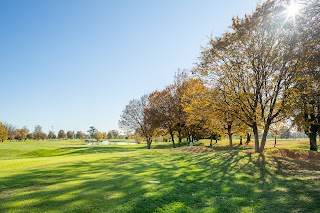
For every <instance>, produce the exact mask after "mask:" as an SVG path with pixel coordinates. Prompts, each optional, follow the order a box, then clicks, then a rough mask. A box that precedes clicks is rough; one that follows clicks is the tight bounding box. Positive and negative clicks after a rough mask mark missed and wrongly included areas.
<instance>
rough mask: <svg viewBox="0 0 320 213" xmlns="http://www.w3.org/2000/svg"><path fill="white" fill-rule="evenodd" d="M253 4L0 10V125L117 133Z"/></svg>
mask: <svg viewBox="0 0 320 213" xmlns="http://www.w3.org/2000/svg"><path fill="white" fill-rule="evenodd" d="M257 2H258V0H135V1H133V0H103V1H102V0H90V1H89V0H28V1H25V0H0V73H1V78H0V79H1V83H0V90H1V102H0V121H2V122H8V123H11V124H13V125H15V126H16V127H18V128H21V127H22V126H24V125H26V126H27V127H28V128H29V129H30V130H31V131H33V130H34V126H35V125H41V126H42V128H43V130H44V131H45V132H47V131H49V130H50V129H51V126H53V129H54V131H55V132H56V133H57V132H58V131H59V130H60V129H64V130H65V131H68V130H74V131H78V130H80V131H84V132H86V131H87V130H88V129H89V126H92V125H93V126H95V127H96V128H97V129H98V130H99V131H109V130H111V129H118V120H119V118H120V114H121V112H122V110H123V109H124V107H125V105H126V104H127V103H128V102H129V100H131V99H133V98H139V97H140V96H142V95H143V94H148V93H150V92H152V91H153V90H156V89H162V88H164V87H165V86H166V85H168V84H170V83H172V81H173V76H174V73H175V72H176V71H177V70H178V69H179V68H181V69H190V68H192V67H193V66H194V63H195V62H197V57H198V56H199V52H200V47H201V46H205V45H206V43H207V42H208V40H209V37H210V36H219V35H221V34H222V33H223V32H224V31H226V30H227V29H228V26H229V25H230V24H231V18H232V17H233V16H235V15H239V16H241V17H242V16H243V15H244V14H245V13H251V12H252V11H253V10H254V8H255V5H256V3H257Z"/></svg>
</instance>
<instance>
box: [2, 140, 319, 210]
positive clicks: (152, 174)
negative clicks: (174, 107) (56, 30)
mask: <svg viewBox="0 0 320 213" xmlns="http://www.w3.org/2000/svg"><path fill="white" fill-rule="evenodd" d="M77 144H82V142H81V141H60V142H56V141H55V142H52V141H45V142H43V141H39V142H36V141H35V142H23V143H21V142H6V143H0V153H1V157H0V212H16V211H22V212H24V211H25V212H156V211H157V212H195V211H198V212H261V211H264V212H298V211H302V212H319V209H320V202H319V200H320V178H319V177H320V173H319V171H320V168H319V167H320V166H319V164H314V163H308V162H303V161H299V160H293V159H290V158H282V157H275V156H269V155H265V156H258V155H256V154H252V153H249V152H246V151H233V152H225V151H220V152H213V153H206V154H198V155H192V154H186V153H184V152H182V150H184V149H181V148H178V149H156V148H155V149H152V150H146V149H145V148H144V145H132V146H84V145H77ZM163 146H166V145H165V144H161V143H160V144H158V145H156V144H155V146H154V147H158V148H161V147H163ZM151 180H156V181H160V183H159V184H156V183H149V182H148V181H151Z"/></svg>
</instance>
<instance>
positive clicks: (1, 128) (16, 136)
mask: <svg viewBox="0 0 320 213" xmlns="http://www.w3.org/2000/svg"><path fill="white" fill-rule="evenodd" d="M119 137H120V134H119V132H118V131H117V130H110V131H109V132H108V133H106V132H99V131H98V130H97V129H96V128H95V127H93V126H92V127H90V129H89V130H88V134H85V133H83V132H82V131H77V132H76V133H75V131H67V132H65V131H64V130H60V131H59V132H58V134H57V135H56V133H55V132H54V131H49V133H48V134H46V133H44V132H43V131H42V127H41V126H40V125H37V126H35V127H34V131H33V132H30V130H29V129H28V128H27V127H26V126H24V127H22V128H21V129H19V128H16V127H15V126H14V125H12V124H9V123H4V124H3V123H1V122H0V140H1V141H2V142H3V141H4V140H7V139H8V140H10V141H12V140H27V139H29V140H31V139H34V140H40V139H42V140H45V139H74V138H76V139H87V138H95V139H97V140H100V139H116V138H119Z"/></svg>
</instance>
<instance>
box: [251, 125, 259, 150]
mask: <svg viewBox="0 0 320 213" xmlns="http://www.w3.org/2000/svg"><path fill="white" fill-rule="evenodd" d="M252 131H253V134H254V151H255V152H256V153H258V152H259V132H258V127H257V124H254V125H253V127H252Z"/></svg>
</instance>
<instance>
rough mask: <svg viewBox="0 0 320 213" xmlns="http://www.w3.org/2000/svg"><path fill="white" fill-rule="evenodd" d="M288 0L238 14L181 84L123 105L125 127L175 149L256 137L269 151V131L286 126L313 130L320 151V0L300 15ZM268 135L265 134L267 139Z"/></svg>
mask: <svg viewBox="0 0 320 213" xmlns="http://www.w3.org/2000/svg"><path fill="white" fill-rule="evenodd" d="M288 4H289V3H288V1H285V0H271V1H266V2H264V3H263V4H261V5H258V6H257V7H256V9H255V11H254V12H253V13H252V14H250V15H245V17H244V18H239V17H234V18H233V19H232V25H231V26H230V30H229V31H228V32H226V33H224V34H223V35H221V36H220V37H216V38H211V39H210V41H209V43H208V45H207V46H206V47H203V48H202V51H201V55H200V57H199V62H198V63H197V65H196V67H194V68H193V69H192V70H191V72H192V74H193V75H192V76H189V75H188V73H187V72H186V71H179V72H178V73H177V74H176V76H175V78H174V82H173V84H171V85H169V86H167V87H165V88H164V89H162V90H156V91H154V92H152V93H150V94H148V95H143V96H142V97H141V98H140V99H133V100H131V101H130V102H129V103H128V105H126V107H125V109H124V110H123V112H122V114H121V117H120V120H119V126H120V128H121V129H123V130H126V131H130V132H132V133H135V134H140V135H141V136H144V137H145V139H146V141H147V147H148V148H150V147H151V143H152V138H153V137H155V136H157V135H168V136H169V137H170V138H171V142H172V144H173V147H176V141H175V137H176V138H178V146H180V145H181V141H182V139H183V138H185V139H186V140H187V141H193V140H194V139H198V138H211V144H210V146H212V140H214V139H217V138H218V137H219V136H220V135H225V136H227V137H228V138H229V147H230V149H232V146H233V140H232V138H233V136H234V135H237V136H239V137H240V139H241V142H240V143H242V137H246V138H247V141H246V142H248V141H250V140H251V135H252V137H253V138H252V139H253V141H254V147H255V152H259V153H262V152H263V151H264V148H265V144H266V139H267V136H268V135H270V134H272V135H274V136H275V144H276V138H277V137H278V136H279V134H280V132H281V131H283V129H285V128H287V129H290V128H295V129H297V130H299V131H303V132H305V134H306V135H307V136H308V137H309V140H310V150H314V151H317V149H318V146H317V140H316V139H317V134H319V130H320V111H319V109H320V66H319V65H320V46H319V44H320V2H319V1H318V0H301V1H299V8H300V10H299V13H297V14H295V15H293V14H292V13H289V12H288V7H289V6H290V5H288ZM259 136H261V137H259Z"/></svg>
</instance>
